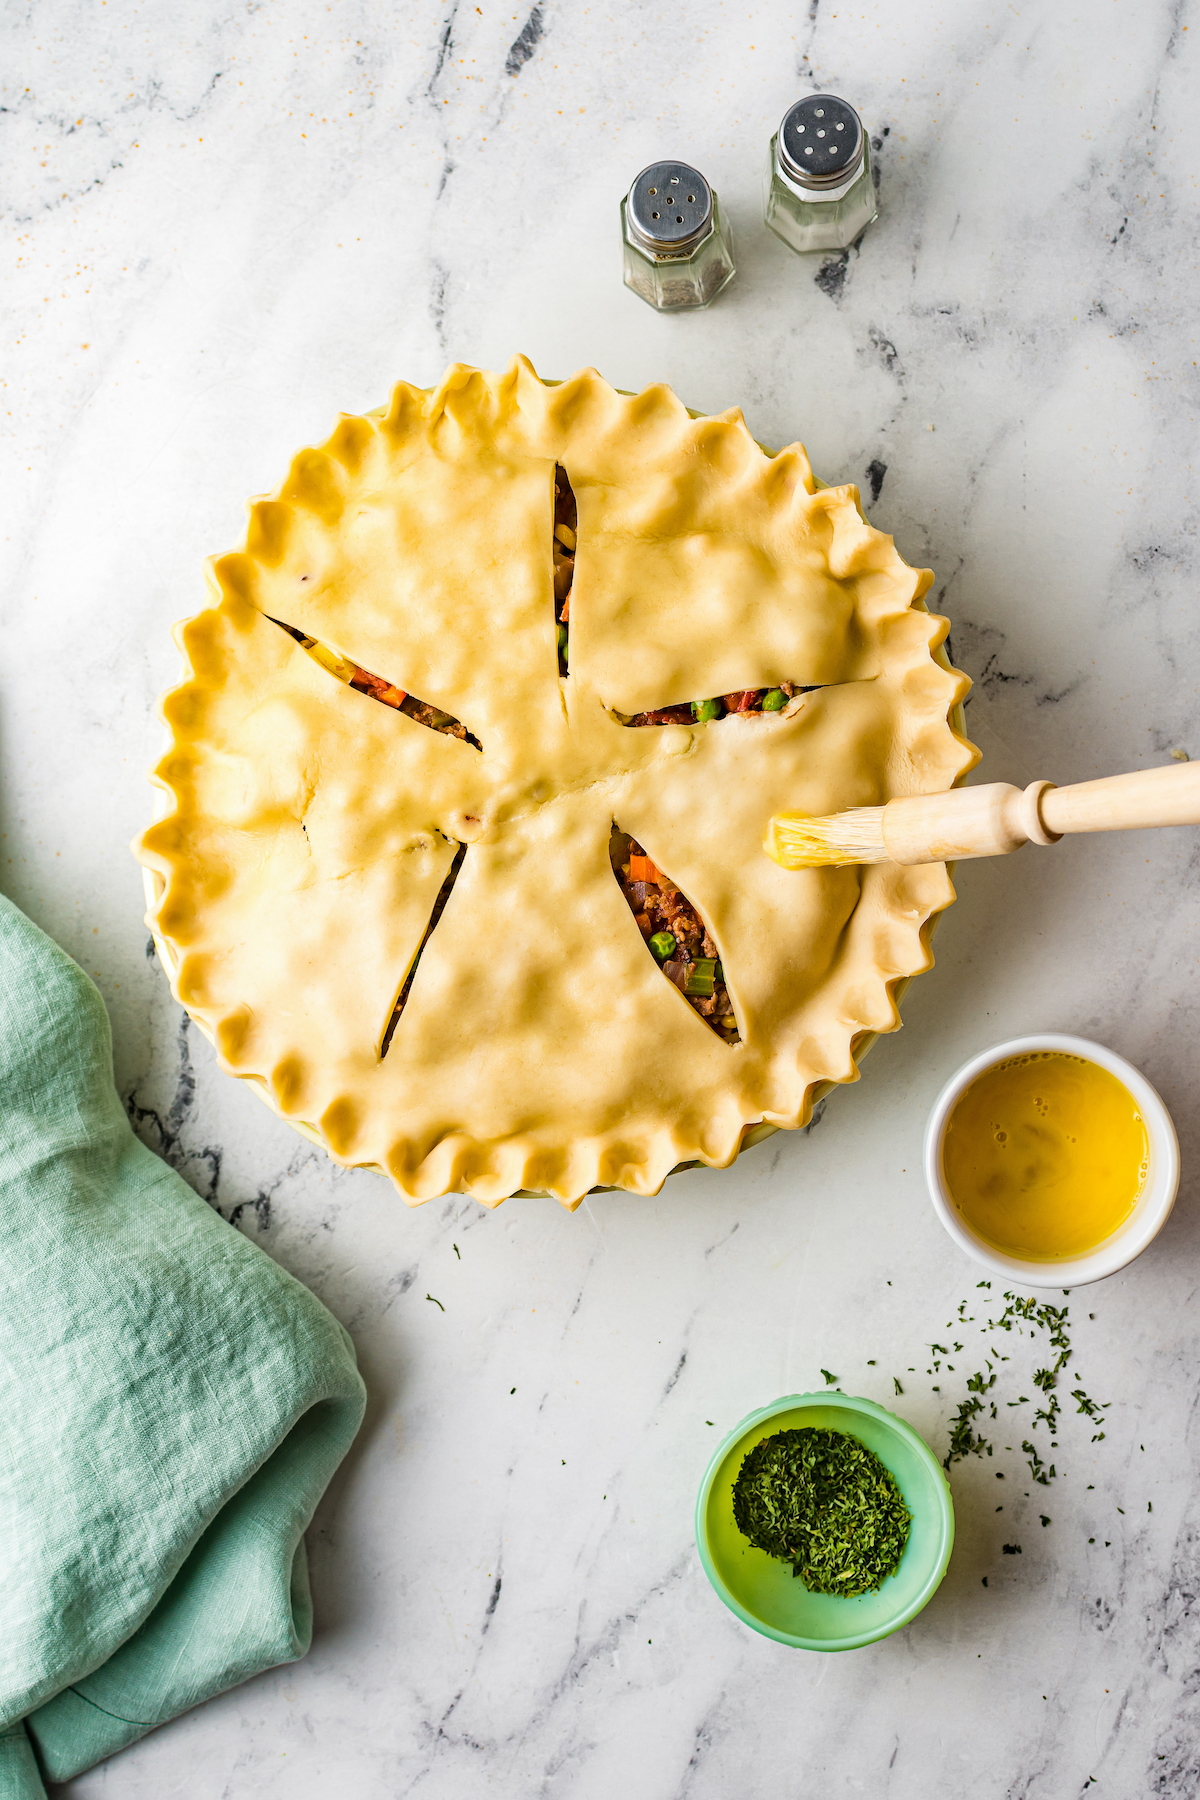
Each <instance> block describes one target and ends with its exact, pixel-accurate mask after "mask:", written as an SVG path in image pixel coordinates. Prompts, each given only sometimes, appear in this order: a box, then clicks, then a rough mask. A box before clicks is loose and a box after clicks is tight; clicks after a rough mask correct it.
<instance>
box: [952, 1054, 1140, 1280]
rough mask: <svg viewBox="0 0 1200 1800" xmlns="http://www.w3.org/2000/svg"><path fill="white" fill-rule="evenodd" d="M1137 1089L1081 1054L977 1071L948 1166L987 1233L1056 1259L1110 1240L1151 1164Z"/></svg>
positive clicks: (977, 1225) (966, 1213)
mask: <svg viewBox="0 0 1200 1800" xmlns="http://www.w3.org/2000/svg"><path fill="white" fill-rule="evenodd" d="M1149 1154H1150V1152H1149V1142H1148V1139H1147V1135H1146V1126H1145V1122H1144V1120H1143V1118H1142V1115H1141V1113H1140V1112H1139V1111H1138V1107H1137V1103H1136V1102H1135V1100H1134V1098H1133V1095H1132V1094H1131V1093H1130V1092H1129V1089H1128V1088H1127V1087H1125V1086H1124V1085H1123V1084H1122V1083H1121V1082H1120V1081H1118V1080H1117V1078H1116V1076H1115V1075H1110V1074H1109V1072H1108V1070H1107V1069H1102V1068H1101V1067H1100V1065H1099V1064H1098V1063H1094V1062H1088V1061H1087V1060H1086V1059H1085V1058H1084V1057H1081V1056H1068V1055H1066V1054H1065V1053H1064V1052H1062V1051H1061V1050H1034V1051H1028V1052H1026V1053H1025V1054H1023V1055H1021V1056H1010V1057H1007V1058H1005V1060H1004V1061H1003V1062H998V1063H996V1064H994V1065H993V1067H992V1068H990V1069H985V1070H984V1071H983V1073H982V1074H981V1075H977V1076H976V1078H975V1080H974V1081H973V1082H972V1083H971V1085H970V1086H969V1087H968V1088H967V1089H966V1090H965V1091H964V1092H963V1093H962V1094H961V1095H960V1097H959V1099H958V1101H957V1102H956V1104H955V1106H954V1109H953V1111H952V1112H951V1114H950V1118H949V1121H948V1123H947V1126H946V1135H945V1139H944V1142H943V1150H942V1166H943V1169H944V1171H945V1177H946V1185H947V1187H948V1188H949V1190H950V1195H951V1198H952V1200H953V1202H954V1205H955V1206H956V1208H957V1209H958V1211H959V1213H961V1215H962V1217H963V1219H964V1220H965V1222H966V1224H967V1225H968V1226H969V1227H970V1228H971V1230H972V1231H974V1232H975V1233H976V1235H977V1236H979V1237H981V1238H984V1239H986V1240H987V1242H988V1243H989V1244H992V1245H993V1246H994V1247H995V1248H996V1249H997V1250H1002V1251H1005V1252H1007V1253H1008V1255H1010V1256H1020V1257H1024V1258H1026V1259H1028V1260H1030V1261H1034V1262H1053V1261H1055V1260H1056V1259H1058V1258H1061V1257H1070V1256H1081V1255H1083V1254H1085V1253H1086V1252H1087V1251H1089V1250H1094V1249H1095V1248H1096V1246H1097V1245H1098V1244H1100V1243H1103V1241H1104V1240H1105V1238H1108V1237H1111V1236H1112V1234H1113V1232H1114V1231H1116V1230H1117V1229H1118V1227H1119V1226H1121V1225H1123V1224H1124V1222H1125V1220H1126V1219H1127V1218H1128V1217H1129V1215H1130V1213H1131V1212H1132V1211H1133V1208H1134V1204H1135V1203H1136V1201H1137V1199H1138V1197H1139V1195H1140V1194H1141V1192H1142V1189H1143V1187H1144V1186H1145V1182H1146V1171H1147V1167H1148V1164H1149Z"/></svg>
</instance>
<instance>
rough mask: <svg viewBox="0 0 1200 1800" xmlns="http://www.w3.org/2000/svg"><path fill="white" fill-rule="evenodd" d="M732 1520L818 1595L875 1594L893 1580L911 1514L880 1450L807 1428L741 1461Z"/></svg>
mask: <svg viewBox="0 0 1200 1800" xmlns="http://www.w3.org/2000/svg"><path fill="white" fill-rule="evenodd" d="M733 1516H734V1519H735V1520H736V1522H737V1527H738V1530H739V1531H740V1532H741V1533H742V1535H743V1537H747V1538H749V1540H750V1542H751V1543H752V1544H753V1545H754V1546H755V1548H756V1549H759V1550H765V1551H766V1552H767V1554H768V1556H777V1557H779V1558H780V1560H781V1561H782V1562H790V1563H791V1565H792V1573H793V1575H797V1576H799V1577H800V1579H801V1580H802V1581H803V1583H804V1585H805V1587H806V1588H808V1589H810V1590H811V1592H813V1593H814V1594H841V1595H843V1596H845V1597H846V1598H850V1597H851V1596H853V1595H855V1594H872V1593H874V1592H875V1591H876V1589H878V1588H879V1587H880V1586H881V1585H882V1584H883V1582H884V1581H886V1580H887V1578H888V1576H889V1575H892V1574H894V1573H895V1571H896V1569H897V1567H898V1565H899V1562H900V1558H901V1557H902V1556H903V1554H904V1547H905V1545H906V1544H907V1542H908V1532H909V1526H910V1525H911V1524H912V1514H911V1513H910V1512H909V1510H908V1508H907V1506H905V1504H904V1499H903V1496H902V1495H901V1492H900V1489H899V1488H898V1487H897V1486H896V1482H895V1480H894V1478H893V1477H892V1475H891V1474H890V1473H889V1472H888V1470H887V1469H886V1468H885V1467H884V1466H883V1464H882V1463H881V1462H880V1460H879V1458H878V1457H877V1456H876V1455H875V1453H874V1451H872V1450H868V1449H867V1447H866V1445H865V1444H863V1443H861V1442H860V1441H859V1439H858V1438H856V1437H851V1436H850V1434H849V1432H845V1431H831V1430H825V1429H822V1428H820V1427H817V1426H802V1427H800V1428H799V1429H797V1430H794V1431H777V1432H775V1434H774V1435H773V1436H772V1437H767V1438H763V1440H762V1441H761V1443H758V1444H756V1445H755V1446H754V1449H753V1450H751V1451H750V1452H749V1454H748V1455H747V1456H746V1457H745V1459H744V1460H743V1462H742V1466H741V1469H740V1470H739V1471H738V1477H737V1480H736V1481H735V1483H734V1487H733Z"/></svg>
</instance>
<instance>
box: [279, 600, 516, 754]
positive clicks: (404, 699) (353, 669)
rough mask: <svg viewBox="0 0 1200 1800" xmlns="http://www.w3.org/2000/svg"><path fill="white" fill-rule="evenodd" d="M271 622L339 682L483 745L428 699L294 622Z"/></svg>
mask: <svg viewBox="0 0 1200 1800" xmlns="http://www.w3.org/2000/svg"><path fill="white" fill-rule="evenodd" d="M272 623H273V624H275V625H279V626H281V627H282V628H283V630H284V631H286V632H287V633H288V634H289V636H291V637H294V638H295V640H296V642H297V643H298V644H300V645H301V646H302V647H303V648H304V649H305V650H307V651H308V653H309V655H310V656H312V657H315V659H316V660H317V662H319V663H320V665H321V667H322V668H323V669H328V670H329V673H330V674H331V675H336V676H337V678H338V680H339V681H345V682H347V683H348V684H349V685H350V686H351V687H352V688H357V689H358V691H359V693H360V694H367V695H369V697H370V698H371V699H372V700H378V701H380V702H381V703H382V704H383V705H384V706H390V707H392V708H393V709H394V710H395V711H396V712H402V713H404V714H405V715H406V716H407V717H408V718H410V719H415V720H416V722H417V724H418V725H427V726H428V727H429V729H430V731H440V732H442V733H444V735H445V736H446V737H453V738H458V739H459V741H460V742H461V743H464V744H471V745H473V747H474V748H475V749H476V750H481V749H482V748H483V746H482V744H481V743H480V742H479V739H478V738H477V737H476V736H475V735H474V734H473V733H472V732H470V731H468V730H467V728H466V726H465V725H464V724H463V723H462V721H461V720H460V719H456V718H454V717H452V715H451V714H450V713H448V712H443V711H442V709H441V707H439V706H432V705H431V704H430V702H429V701H428V700H418V699H417V697H416V695H415V694H406V693H405V691H404V689H403V688H398V687H396V686H395V685H394V684H393V683H392V682H390V681H385V680H384V678H383V676H382V675H372V674H371V672H370V670H369V669H360V668H359V666H358V664H357V663H356V662H351V661H350V659H349V657H346V656H339V655H338V653H337V651H336V650H331V649H330V648H329V646H328V645H327V644H321V643H318V641H317V639H316V638H311V637H307V636H306V635H305V633H304V632H303V631H297V629H296V627H295V626H294V625H285V624H284V622H283V620H282V619H274V620H272Z"/></svg>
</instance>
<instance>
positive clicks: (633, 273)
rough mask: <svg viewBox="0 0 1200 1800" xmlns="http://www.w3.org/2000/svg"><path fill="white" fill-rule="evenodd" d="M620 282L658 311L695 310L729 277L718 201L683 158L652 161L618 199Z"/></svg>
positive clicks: (728, 249)
mask: <svg viewBox="0 0 1200 1800" xmlns="http://www.w3.org/2000/svg"><path fill="white" fill-rule="evenodd" d="M621 246H622V255H623V260H624V275H625V286H626V287H627V288H631V289H632V290H633V292H634V293H635V294H637V295H638V296H639V298H640V299H642V300H645V301H646V302H647V304H648V305H650V306H653V307H654V308H655V310H656V311H658V312H694V311H696V310H697V309H698V308H700V307H702V306H707V305H708V304H709V302H710V301H712V300H715V299H716V297H717V295H718V294H719V293H720V292H721V290H722V289H723V288H725V287H727V286H728V285H729V283H730V282H731V281H732V280H733V276H734V261H733V236H732V233H731V232H730V229H729V226H728V224H727V223H726V222H725V220H724V219H723V217H722V214H721V206H720V202H719V201H718V199H717V196H716V194H715V193H714V192H713V190H712V189H711V188H710V187H709V185H708V183H707V181H706V180H705V179H704V177H703V175H701V174H700V173H699V171H698V170H696V169H693V168H690V167H689V166H688V164H687V163H652V164H651V165H650V167H649V168H648V169H643V170H642V172H641V174H640V175H639V176H638V178H637V180H636V181H635V182H634V184H633V186H632V187H631V188H630V190H629V192H628V193H627V194H626V196H625V198H624V199H623V200H622V202H621Z"/></svg>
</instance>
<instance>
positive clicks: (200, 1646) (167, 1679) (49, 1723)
mask: <svg viewBox="0 0 1200 1800" xmlns="http://www.w3.org/2000/svg"><path fill="white" fill-rule="evenodd" d="M364 1398H365V1396H364V1389H363V1384H362V1381H361V1378H360V1377H359V1374H358V1370H357V1367H356V1364H355V1359H354V1349H353V1346H352V1344H351V1342H350V1339H349V1337H348V1335H347V1333H346V1332H345V1331H344V1330H343V1328H342V1327H341V1326H340V1325H339V1324H338V1323H337V1321H336V1320H335V1319H334V1318H333V1317H332V1315H331V1314H330V1313H328V1312H326V1310H325V1308H324V1307H323V1306H322V1305H321V1304H320V1302H319V1301H318V1300H317V1299H316V1298H315V1297H314V1296H313V1295H312V1294H310V1293H309V1292H308V1290H307V1289H306V1288H304V1287H302V1286H301V1285H300V1283H299V1282H298V1281H296V1280H294V1279H293V1277H292V1276H290V1275H288V1274H286V1273H285V1272H284V1270H283V1269H281V1268H279V1267H278V1266H277V1264H275V1263H274V1262H272V1261H271V1259H270V1257H268V1256H266V1255H264V1254H263V1252H262V1251H261V1250H259V1249H258V1248H257V1247H256V1246H255V1245H254V1244H252V1243H250V1242H249V1241H248V1240H247V1239H246V1238H243V1237H242V1236H241V1235H240V1233H238V1232H237V1231H234V1230H233V1229H232V1228H231V1227H230V1226H229V1225H227V1224H226V1223H225V1222H224V1220H223V1219H222V1218H221V1217H220V1216H219V1215H218V1214H217V1213H215V1212H213V1210H212V1209H211V1208H210V1207H209V1206H207V1205H205V1203H204V1202H203V1201H202V1200H201V1199H199V1198H198V1196H197V1195H195V1194H194V1193H193V1192H192V1190H191V1189H190V1188H189V1187H188V1186H187V1184H186V1182H184V1181H183V1180H181V1178H180V1177H179V1176H178V1175H176V1174H175V1173H174V1172H173V1171H172V1170H171V1169H169V1168H168V1167H167V1166H166V1164H165V1163H163V1162H161V1161H160V1160H159V1158H158V1157H156V1156H155V1155H154V1154H153V1153H152V1152H151V1151H149V1150H147V1149H146V1147H145V1146H144V1145H143V1144H141V1143H139V1142H138V1140H137V1139H136V1138H135V1137H134V1135H133V1133H132V1131H131V1129H130V1126H129V1122H128V1120H127V1119H126V1117H125V1112H124V1109H123V1107H122V1105H121V1102H120V1100H119V1099H118V1097H117V1094H116V1091H115V1089H114V1087H113V1078H112V1040H111V1036H110V1033H109V1026H108V1018H107V1015H106V1013H105V1010H104V1004H103V1002H102V1000H101V998H100V995H99V994H98V993H97V991H96V989H95V988H94V987H93V985H92V983H91V982H90V981H89V980H88V978H87V976H86V975H85V974H84V973H83V971H82V969H80V968H79V967H78V966H77V965H76V964H75V963H74V962H72V961H71V959H70V957H69V956H67V955H66V954H65V953H64V952H63V951H62V950H60V949H59V948H58V946H57V945H56V944H54V943H53V942H52V941H51V940H50V939H49V938H48V937H47V936H46V935H45V934H44V933H43V932H41V931H39V930H38V928H37V927H36V926H35V925H33V924H31V923H30V921H29V920H28V919H27V918H25V916H24V915H23V914H22V913H20V912H19V911H18V910H17V908H16V907H15V906H13V905H12V904H11V902H10V901H8V900H5V899H4V898H3V896H0V1421H3V1423H2V1424H0V1800H41V1797H42V1796H43V1795H44V1791H45V1790H44V1788H43V1785H42V1782H43V1780H49V1781H65V1780H68V1779H69V1778H70V1777H71V1776H72V1775H77V1774H79V1773H80V1772H81V1771H82V1770H83V1769H86V1768H89V1767H90V1766H91V1765H92V1764H93V1763H95V1762H99V1761H100V1760H101V1759H102V1758H103V1757H106V1756H110V1755H111V1754H112V1752H113V1751H114V1750H119V1749H121V1748H122V1747H123V1746H124V1745H126V1744H130V1743H132V1742H133V1741H134V1740H135V1739H136V1738H139V1737H142V1736H143V1735H144V1734H145V1733H146V1732H147V1731H149V1730H151V1729H152V1728H153V1727H154V1726H156V1725H161V1724H163V1723H165V1721H166V1720H168V1719H173V1718H175V1717H176V1716H177V1715H178V1714H179V1713H181V1712H184V1711H186V1709H187V1708H188V1707H190V1706H195V1705H196V1704H197V1703H198V1702H199V1701H201V1700H206V1699H208V1698H210V1697H211V1696H212V1695H213V1694H218V1693H221V1692H222V1691H223V1690H224V1689H226V1688H229V1687H233V1686H235V1685H236V1684H237V1683H238V1682H241V1681H245V1680H247V1679H248V1677H249V1676H251V1675H255V1674H258V1673H259V1672H260V1671H262V1670H263V1669H268V1668H271V1667H273V1666H274V1665H275V1664H277V1663H282V1662H290V1661H293V1660H294V1659H295V1658H296V1657H299V1656H303V1655H304V1653H305V1651H306V1650H307V1649H308V1646H309V1642H310V1639H311V1636H312V1605H311V1601H310V1598H309V1590H308V1571H307V1563H306V1560H305V1550H304V1539H303V1533H304V1530H305V1527H306V1526H307V1525H308V1523H309V1521H310V1519H311V1518H312V1514H313V1510H314V1508H315V1507H316V1504H317V1502H318V1500H319V1499H320V1497H321V1495H322V1493H323V1492H324V1490H325V1487H326V1485H327V1483H328V1481H329V1478H330V1476H331V1475H332V1474H333V1472H334V1470H335V1469H336V1468H337V1466H338V1464H339V1463H340V1462H341V1460H342V1458H343V1456H344V1455H345V1453H346V1451H347V1449H348V1448H349V1446H350V1443H351V1441H352V1439H353V1437H354V1435H355V1433H356V1431H357V1430H358V1427H359V1424H360V1422H361V1420H362V1414H363V1405H364Z"/></svg>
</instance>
